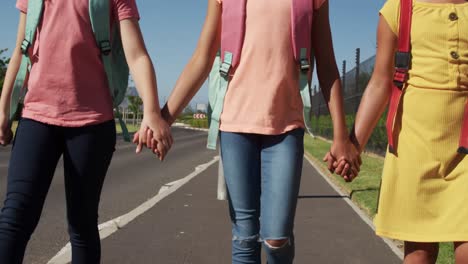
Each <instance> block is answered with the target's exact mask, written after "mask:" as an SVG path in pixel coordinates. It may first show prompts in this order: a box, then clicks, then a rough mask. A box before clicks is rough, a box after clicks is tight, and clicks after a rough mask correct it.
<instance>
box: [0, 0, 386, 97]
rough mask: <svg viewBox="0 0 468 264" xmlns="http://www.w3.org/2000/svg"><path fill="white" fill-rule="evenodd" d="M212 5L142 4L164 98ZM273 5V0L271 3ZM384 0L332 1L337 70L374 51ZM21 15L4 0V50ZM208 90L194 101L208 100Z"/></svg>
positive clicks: (193, 0)
mask: <svg viewBox="0 0 468 264" xmlns="http://www.w3.org/2000/svg"><path fill="white" fill-rule="evenodd" d="M207 1H214V0H189V1H175V0H137V3H138V7H139V9H140V14H141V27H142V31H143V34H144V36H145V41H146V45H147V47H148V50H149V53H150V54H151V57H152V59H153V61H154V63H155V66H156V72H157V75H158V85H159V91H160V99H161V100H164V98H165V97H167V96H168V95H169V93H170V91H171V89H172V87H173V85H174V83H175V81H176V80H177V78H178V76H179V74H180V72H181V71H182V69H183V68H184V66H185V64H186V63H187V61H188V60H189V58H190V56H191V54H192V52H193V50H194V48H195V45H196V43H197V39H198V35H199V33H200V30H201V27H202V24H203V21H204V18H205V13H206V4H207ZM272 1H274V0H272ZM384 2H385V0H330V20H331V27H332V31H333V41H334V46H335V53H336V59H337V61H338V67H339V68H340V70H341V62H342V61H343V60H347V62H348V70H349V69H351V68H352V67H354V50H355V49H356V48H361V59H362V60H364V59H366V58H368V57H370V56H372V55H373V54H374V53H375V46H376V45H375V43H376V41H375V40H376V36H375V32H376V27H377V21H378V10H379V9H380V8H381V6H382V5H383V4H384ZM17 21H18V11H17V10H16V9H15V0H2V1H0V33H1V34H0V36H1V37H0V49H3V48H9V49H10V51H11V49H12V48H13V46H14V42H15V35H16V26H17ZM207 98H208V91H207V89H206V87H203V88H202V89H201V90H200V92H199V93H198V94H197V95H196V96H195V98H194V102H206V101H207Z"/></svg>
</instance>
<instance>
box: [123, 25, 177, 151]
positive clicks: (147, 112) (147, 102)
mask: <svg viewBox="0 0 468 264" xmlns="http://www.w3.org/2000/svg"><path fill="white" fill-rule="evenodd" d="M120 30H121V35H122V44H123V48H124V52H125V57H126V59H127V62H128V66H129V68H130V72H131V74H132V77H133V80H134V81H135V84H136V87H137V90H138V93H139V94H140V96H141V98H142V99H143V107H144V115H143V122H142V124H141V127H140V131H139V135H138V147H137V153H139V152H140V151H141V150H142V147H143V145H144V144H146V145H147V146H148V147H149V148H151V149H153V150H155V151H156V149H157V151H158V153H159V158H160V159H161V160H163V159H164V157H165V155H166V153H167V152H168V151H169V149H170V148H171V146H172V143H173V139H172V136H171V131H170V128H169V126H168V124H167V123H166V121H165V120H164V119H163V118H162V117H161V110H160V107H159V99H158V90H157V84H156V74H155V71H154V67H153V63H152V62H151V59H150V57H149V55H148V52H147V50H146V47H145V43H144V41H143V36H142V34H141V31H140V26H139V24H138V21H137V20H136V19H126V20H123V21H121V22H120ZM153 138H154V139H155V140H156V141H157V142H155V143H154V144H156V145H153Z"/></svg>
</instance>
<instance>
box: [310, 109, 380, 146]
mask: <svg viewBox="0 0 468 264" xmlns="http://www.w3.org/2000/svg"><path fill="white" fill-rule="evenodd" d="M385 120H386V118H385V115H383V116H382V118H381V119H380V120H379V122H378V124H377V126H376V127H375V129H374V132H373V133H372V135H371V137H370V139H369V142H368V143H367V146H366V149H367V150H370V151H373V152H376V153H377V154H382V155H383V154H385V152H386V150H387V130H386V127H385ZM354 121H355V115H347V116H346V124H347V125H348V128H349V130H351V126H352V125H353V124H354ZM312 132H313V133H314V134H315V135H316V136H321V137H324V138H327V139H333V123H332V119H331V116H330V115H323V116H319V117H312Z"/></svg>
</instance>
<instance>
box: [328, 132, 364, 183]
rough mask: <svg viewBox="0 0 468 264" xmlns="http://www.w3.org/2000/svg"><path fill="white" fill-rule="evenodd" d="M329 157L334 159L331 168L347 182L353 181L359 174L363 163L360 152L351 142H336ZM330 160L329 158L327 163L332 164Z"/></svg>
mask: <svg viewBox="0 0 468 264" xmlns="http://www.w3.org/2000/svg"><path fill="white" fill-rule="evenodd" d="M329 157H333V165H332V166H331V167H332V168H334V172H335V173H336V174H338V175H341V176H342V177H343V178H344V179H345V180H347V181H351V180H353V179H354V177H356V176H357V175H358V174H359V171H360V167H361V164H362V161H361V157H360V155H359V151H358V150H357V149H356V147H355V146H354V145H353V144H352V143H351V141H349V140H346V141H343V142H337V141H335V142H334V143H333V145H332V147H331V150H330V155H329ZM330 160H331V159H330V158H328V160H327V161H328V162H329V163H330V162H331V161H330Z"/></svg>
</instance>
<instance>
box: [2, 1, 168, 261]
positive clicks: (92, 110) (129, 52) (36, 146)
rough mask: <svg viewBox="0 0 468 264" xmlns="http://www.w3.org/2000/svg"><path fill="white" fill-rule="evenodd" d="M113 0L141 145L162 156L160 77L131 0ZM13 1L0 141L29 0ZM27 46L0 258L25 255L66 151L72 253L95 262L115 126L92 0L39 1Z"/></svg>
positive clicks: (6, 131) (6, 137)
mask: <svg viewBox="0 0 468 264" xmlns="http://www.w3.org/2000/svg"><path fill="white" fill-rule="evenodd" d="M109 1H110V5H111V10H110V12H111V13H110V15H111V18H112V21H113V26H114V27H115V26H117V27H119V28H120V33H121V38H122V43H123V48H124V51H125V55H126V58H127V61H128V65H129V68H130V71H131V73H132V75H133V79H134V80H135V82H136V86H137V88H138V91H139V94H140V95H143V97H142V98H143V102H144V119H143V122H142V125H141V128H140V131H139V133H138V134H139V139H140V140H139V141H138V147H137V152H140V151H141V148H142V146H143V144H146V145H147V146H148V147H150V148H152V149H153V150H154V151H155V152H156V153H157V154H159V156H160V159H163V158H164V156H165V154H166V152H167V151H168V150H169V148H170V147H171V144H172V137H171V135H170V130H169V127H168V125H167V123H166V122H165V120H164V119H163V118H162V117H161V112H160V107H159V104H158V98H157V88H156V78H155V74H154V69H153V66H152V63H151V60H150V58H149V56H148V54H147V51H146V48H145V46H144V43H143V40H142V35H141V32H140V28H139V25H138V19H139V14H138V10H137V6H136V3H135V0H109ZM17 8H18V9H19V10H20V11H21V14H20V22H19V28H18V40H17V46H16V49H15V51H14V53H13V56H12V59H11V62H10V65H9V67H8V71H7V74H6V78H5V83H4V86H3V91H2V96H1V99H0V144H2V145H7V144H9V143H10V141H11V140H12V131H11V129H10V127H9V120H8V119H9V109H10V108H9V105H10V97H11V93H12V89H13V84H14V81H15V76H16V74H17V72H18V68H19V65H20V62H21V57H22V54H21V52H22V51H21V43H22V41H23V39H24V35H25V24H26V13H27V12H28V1H27V0H17ZM27 52H28V53H29V54H30V57H31V61H32V67H31V70H30V74H29V80H28V83H27V87H28V93H27V94H26V97H25V100H24V109H23V112H22V117H21V120H20V122H19V125H18V129H17V131H16V136H15V141H14V144H13V149H12V153H11V159H10V164H9V172H8V186H7V195H6V200H5V205H4V207H3V209H2V212H1V214H0V263H9V264H17V263H22V261H23V255H24V251H25V248H26V245H27V243H28V240H29V239H30V236H31V234H32V233H33V231H34V229H35V227H36V225H37V223H38V221H39V218H40V215H41V210H42V207H43V204H44V200H45V198H46V195H47V191H48V189H49V186H50V184H51V180H52V177H53V175H54V171H55V169H56V166H57V163H58V161H59V159H60V157H61V156H62V155H63V161H64V170H65V187H66V195H67V212H68V214H67V216H68V222H69V233H70V241H71V245H72V263H74V264H79V263H81V264H92V263H99V262H100V239H99V232H98V229H97V224H98V208H99V198H100V195H101V190H102V186H103V182H104V178H105V175H106V172H107V169H108V167H109V164H110V162H111V159H112V155H113V152H114V149H115V144H116V131H115V122H114V115H113V109H112V99H111V96H110V92H109V85H108V81H107V76H106V73H105V70H104V67H103V63H102V61H101V51H100V49H99V48H98V47H97V45H96V41H95V38H94V34H93V30H92V28H91V20H90V17H89V1H88V0H74V1H61V0H47V1H44V11H43V16H42V19H41V23H40V24H39V27H38V30H37V34H36V39H35V41H34V46H33V47H31V48H29V50H27ZM148 138H149V140H148ZM153 138H154V139H157V141H155V140H153Z"/></svg>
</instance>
